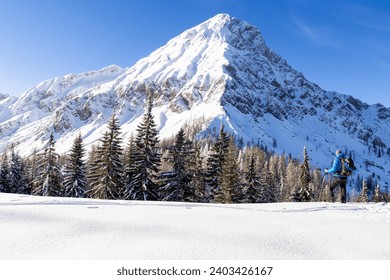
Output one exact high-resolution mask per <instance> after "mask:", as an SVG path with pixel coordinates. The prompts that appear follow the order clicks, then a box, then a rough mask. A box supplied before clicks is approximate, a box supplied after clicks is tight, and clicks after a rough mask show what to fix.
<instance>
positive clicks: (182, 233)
mask: <svg viewBox="0 0 390 280" xmlns="http://www.w3.org/2000/svg"><path fill="white" fill-rule="evenodd" d="M389 238H390V206H389V205H386V204H383V203H382V204H349V203H348V204H346V205H343V204H339V203H335V204H331V203H278V204H256V205H255V204H236V205H222V204H217V205H215V204H213V205H211V204H193V203H172V202H143V201H109V200H91V199H72V198H53V197H34V196H25V195H14V194H3V193H1V194H0V240H2V242H0V252H1V254H0V259H3V260H4V259H8V260H17V259H29V260H33V259H41V260H42V259H71V260H74V259H76V260H80V259H92V260H100V259H101V260H104V259H117V260H118V259H134V260H135V259H148V260H157V259H165V260H168V259H171V260H172V259H176V260H181V259H183V260H184V259H186V260H188V259H197V260H205V259H214V260H217V259H241V260H242V259H247V260H249V259H272V260H338V259H341V260H353V259H355V260H357V259H362V260H389V259H390V242H389Z"/></svg>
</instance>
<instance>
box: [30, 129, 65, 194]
mask: <svg viewBox="0 0 390 280" xmlns="http://www.w3.org/2000/svg"><path fill="white" fill-rule="evenodd" d="M59 157H60V156H59V155H58V154H57V153H56V151H55V141H54V136H53V133H51V134H50V138H49V142H48V144H47V147H46V149H45V152H44V154H42V155H41V156H40V157H39V159H38V162H37V170H38V177H37V178H35V180H34V182H35V183H34V189H33V190H32V194H33V195H41V196H63V189H62V174H61V167H60V165H59V163H58V159H59Z"/></svg>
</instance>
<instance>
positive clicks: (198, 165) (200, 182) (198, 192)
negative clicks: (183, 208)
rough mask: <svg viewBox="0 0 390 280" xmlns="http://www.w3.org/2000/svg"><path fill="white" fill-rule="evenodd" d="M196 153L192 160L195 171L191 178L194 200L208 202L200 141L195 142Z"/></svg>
mask: <svg viewBox="0 0 390 280" xmlns="http://www.w3.org/2000/svg"><path fill="white" fill-rule="evenodd" d="M194 153H195V154H194V161H192V162H191V165H192V167H191V169H192V170H193V171H194V172H193V178H192V180H191V183H192V187H193V188H194V190H195V200H194V202H206V201H205V198H206V188H205V185H206V183H205V171H204V168H203V159H204V157H203V156H202V154H201V144H200V143H199V142H195V144H194Z"/></svg>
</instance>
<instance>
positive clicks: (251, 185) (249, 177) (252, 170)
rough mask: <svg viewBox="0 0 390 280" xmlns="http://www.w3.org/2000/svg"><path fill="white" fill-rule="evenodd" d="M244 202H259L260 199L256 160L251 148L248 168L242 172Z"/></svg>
mask: <svg viewBox="0 0 390 280" xmlns="http://www.w3.org/2000/svg"><path fill="white" fill-rule="evenodd" d="M244 189H245V202H247V203H259V202H260V201H261V197H260V195H261V192H260V190H261V184H260V179H259V175H258V172H257V170H256V160H255V157H254V151H253V148H252V149H251V154H250V159H249V166H248V170H247V171H246V172H245V174H244Z"/></svg>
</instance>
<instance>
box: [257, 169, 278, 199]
mask: <svg viewBox="0 0 390 280" xmlns="http://www.w3.org/2000/svg"><path fill="white" fill-rule="evenodd" d="M260 185H261V187H260V196H261V202H263V203H273V202H277V201H278V195H279V188H278V187H277V186H276V185H275V181H274V179H273V178H272V173H271V171H270V169H269V162H268V161H266V162H265V164H264V166H263V168H262V170H261V174H260Z"/></svg>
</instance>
